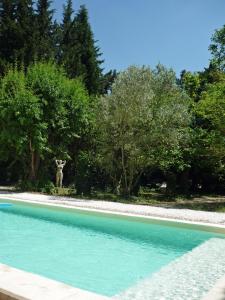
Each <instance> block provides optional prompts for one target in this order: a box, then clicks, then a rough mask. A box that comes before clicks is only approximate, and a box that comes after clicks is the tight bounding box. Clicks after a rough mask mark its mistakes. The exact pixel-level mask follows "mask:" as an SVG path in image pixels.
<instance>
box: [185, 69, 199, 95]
mask: <svg viewBox="0 0 225 300" xmlns="http://www.w3.org/2000/svg"><path fill="white" fill-rule="evenodd" d="M200 84H201V81H200V76H199V73H191V72H188V71H186V70H183V71H182V72H181V76H180V85H181V87H182V88H183V89H184V90H185V91H186V93H187V94H188V95H189V96H190V97H191V98H192V99H193V100H194V101H198V99H199V96H200V95H199V94H200Z"/></svg>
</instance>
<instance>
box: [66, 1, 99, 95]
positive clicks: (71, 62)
mask: <svg viewBox="0 0 225 300" xmlns="http://www.w3.org/2000/svg"><path fill="white" fill-rule="evenodd" d="M72 14H73V9H72V1H71V0H68V1H67V4H66V6H64V13H63V22H62V27H61V28H62V33H61V35H62V38H61V46H60V49H61V56H60V58H61V59H60V62H61V64H63V65H64V67H65V70H66V72H67V74H68V75H69V77H71V78H74V77H81V78H82V79H83V81H84V83H85V86H86V88H87V89H88V91H89V93H90V94H98V93H99V92H101V90H102V86H101V85H102V69H101V67H100V66H101V63H102V61H101V60H99V57H100V55H101V54H100V53H99V48H98V47H96V46H95V41H94V37H93V33H92V30H91V26H90V24H89V21H88V11H87V9H86V8H85V6H81V7H80V9H79V11H78V13H77V15H76V16H75V18H74V19H73V18H72Z"/></svg>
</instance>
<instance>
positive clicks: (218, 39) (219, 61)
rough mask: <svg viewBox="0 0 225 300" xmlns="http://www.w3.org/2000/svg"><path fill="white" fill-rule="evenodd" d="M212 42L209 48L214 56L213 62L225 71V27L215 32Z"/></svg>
mask: <svg viewBox="0 0 225 300" xmlns="http://www.w3.org/2000/svg"><path fill="white" fill-rule="evenodd" d="M211 40H212V44H211V45H210V46H209V50H210V51H211V53H212V56H213V57H212V59H211V62H212V63H213V64H215V65H216V66H217V67H218V68H219V69H220V70H222V71H225V25H223V27H222V28H221V29H217V30H216V31H215V33H214V34H213V36H212V39H211Z"/></svg>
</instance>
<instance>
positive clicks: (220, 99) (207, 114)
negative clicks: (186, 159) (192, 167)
mask: <svg viewBox="0 0 225 300" xmlns="http://www.w3.org/2000/svg"><path fill="white" fill-rule="evenodd" d="M224 99H225V81H224V82H218V83H216V84H215V83H214V84H211V85H208V88H207V90H206V91H204V92H203V93H202V96H201V99H200V101H199V102H198V103H197V104H196V106H195V113H196V116H197V118H198V119H199V122H198V123H199V126H198V128H196V132H197V135H196V149H197V150H198V151H197V155H196V156H197V161H196V165H197V166H198V168H199V170H200V172H199V176H198V177H199V178H198V179H199V180H201V181H202V182H200V183H201V184H202V185H203V189H205V190H208V191H211V192H212V191H215V190H217V191H219V190H221V191H222V190H223V189H224V183H225V155H224V153H225V100H224Z"/></svg>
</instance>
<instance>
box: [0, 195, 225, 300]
mask: <svg viewBox="0 0 225 300" xmlns="http://www.w3.org/2000/svg"><path fill="white" fill-rule="evenodd" d="M19 195H20V194H19V193H18V196H19ZM30 195H31V197H32V196H33V194H30ZM21 198H22V195H20V198H17V197H15V196H12V195H10V193H9V194H8V193H5V194H1V195H0V199H5V200H7V199H8V200H12V201H16V202H25V203H30V204H39V205H44V206H53V207H61V208H68V209H74V210H80V211H89V212H97V213H101V214H108V215H115V216H124V217H131V218H132V217H133V218H138V219H140V220H144V219H145V220H149V221H151V220H153V221H156V222H157V221H158V222H163V223H171V224H172V223H173V224H175V225H177V226H179V225H180V224H184V225H185V227H186V226H187V227H190V226H192V227H193V226H194V227H195V226H196V227H198V228H199V229H200V228H201V230H207V231H208V229H209V231H211V230H212V231H214V230H215V232H222V233H225V225H221V224H217V223H211V222H202V221H198V222H196V221H192V220H184V219H182V218H181V219H179V218H176V219H175V218H174V219H173V218H167V217H159V216H153V215H150V216H149V215H143V214H138V213H131V212H123V211H118V210H105V209H103V210H101V209H99V208H92V207H81V206H80V205H78V206H76V202H73V203H72V205H71V203H70V200H69V199H68V200H65V198H63V199H62V203H60V197H59V198H58V199H59V200H57V203H54V200H29V199H21ZM137 207H138V205H137ZM181 210H182V209H181ZM2 266H5V265H2V264H0V278H1V268H2ZM5 267H7V268H10V269H14V268H12V267H10V266H5ZM15 270H17V271H19V272H23V273H28V272H24V271H22V270H19V269H15ZM28 274H29V275H32V276H33V275H34V276H38V277H40V278H42V279H43V278H44V279H46V282H47V281H53V280H51V279H48V278H45V277H42V276H39V275H36V274H33V273H28ZM55 283H57V284H59V285H60V284H61V283H60V282H58V281H55ZM62 285H63V286H67V285H64V284H62ZM68 287H70V288H73V287H72V286H69V285H68ZM73 289H75V290H74V292H78V291H79V293H80V295H81V298H80V295H79V300H89V299H90V300H92V299H93V300H104V299H105V300H106V299H113V298H109V297H106V296H102V295H98V294H94V293H90V292H88V291H86V290H81V289H78V288H73ZM2 290H3V289H2V288H1V280H0V293H1V291H2ZM82 293H83V296H84V297H85V298H82ZM86 293H89V294H91V295H92V296H93V297H95V298H87V294H86ZM6 295H9V296H10V292H9V293H8V294H7V293H6ZM96 297H97V298H96ZM212 297H213V298H212ZM12 299H14V298H12ZM15 299H19V300H20V299H21V300H22V299H34V300H35V299H36V298H23V297H22V298H15ZM37 299H43V300H44V299H45V298H43V297H42V298H37ZM48 299H68V300H69V299H71V300H72V299H74V298H67V297H66V298H48ZM211 299H213V300H224V299H225V276H224V277H222V278H220V279H219V280H218V281H217V282H216V284H215V285H214V286H213V288H212V289H210V290H209V292H208V293H207V294H206V295H205V296H204V297H203V298H202V300H211ZM46 300H47V299H46Z"/></svg>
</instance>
